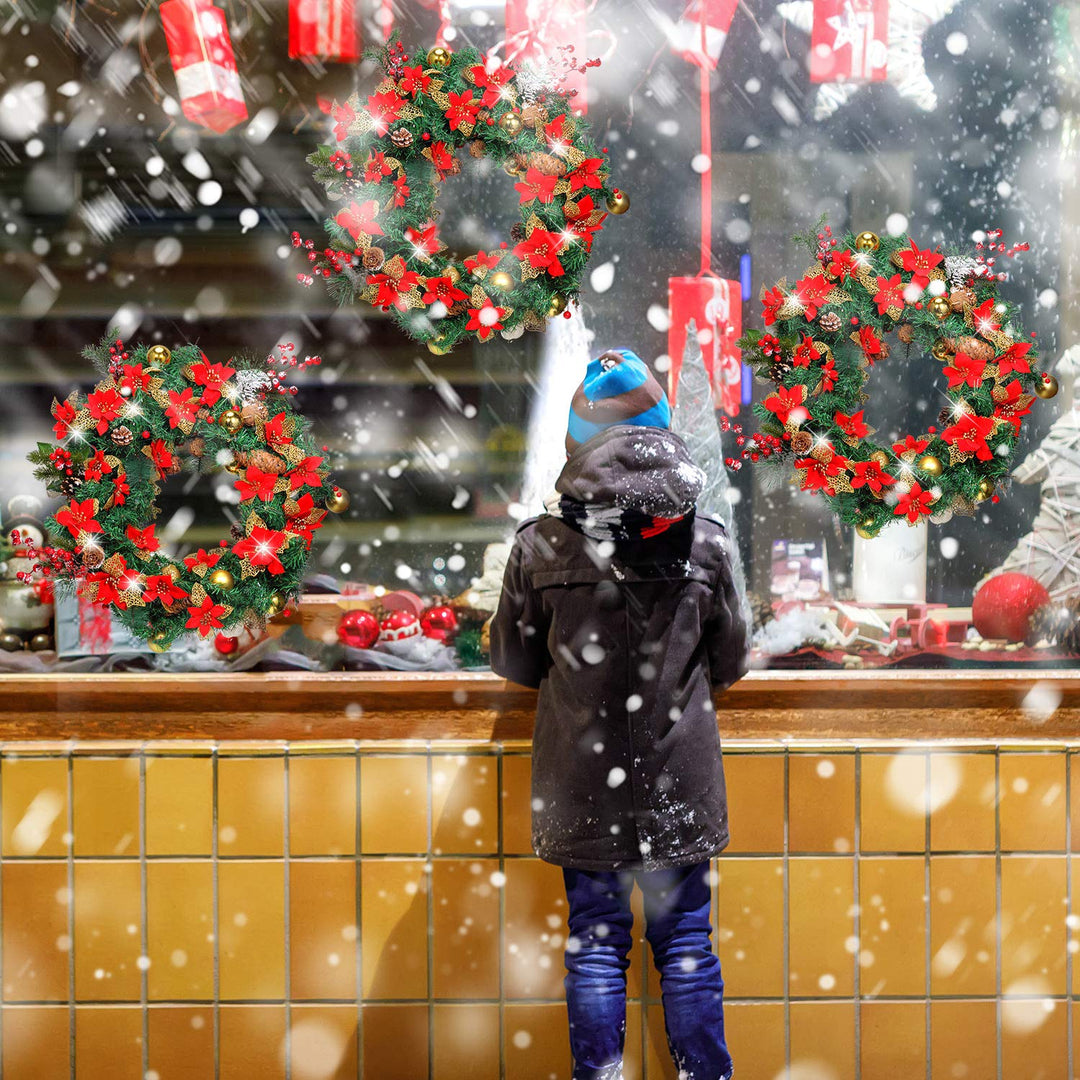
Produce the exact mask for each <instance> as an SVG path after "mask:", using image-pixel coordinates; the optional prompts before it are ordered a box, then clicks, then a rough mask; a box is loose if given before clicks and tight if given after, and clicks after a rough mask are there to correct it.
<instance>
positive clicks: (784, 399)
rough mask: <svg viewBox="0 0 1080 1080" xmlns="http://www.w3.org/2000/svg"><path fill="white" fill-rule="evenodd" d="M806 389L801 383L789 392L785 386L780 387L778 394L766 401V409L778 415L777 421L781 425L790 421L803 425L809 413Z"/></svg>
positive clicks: (777, 389)
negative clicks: (806, 404)
mask: <svg viewBox="0 0 1080 1080" xmlns="http://www.w3.org/2000/svg"><path fill="white" fill-rule="evenodd" d="M805 401H806V387H805V386H803V385H802V384H801V383H800V384H799V385H798V386H793V387H791V389H790V390H789V389H788V388H787V387H785V386H778V387H777V388H776V393H775V394H772V395H770V396H769V397H767V398H766V399H765V408H766V409H768V410H769V412H771V413H775V414H776V419H777V420H779V421H780V423H781V424H787V423H788V422H789V421H791V422H794V423H796V424H801V423H802V422H803V421H804V420H805V419H806V418H807V416H809V413H808V412H807V411H806V406H805V404H804V402H805Z"/></svg>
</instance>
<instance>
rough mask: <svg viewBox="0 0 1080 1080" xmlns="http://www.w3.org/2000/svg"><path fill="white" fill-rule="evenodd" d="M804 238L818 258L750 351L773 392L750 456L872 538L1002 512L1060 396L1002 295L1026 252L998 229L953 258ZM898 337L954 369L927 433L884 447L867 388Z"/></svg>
mask: <svg viewBox="0 0 1080 1080" xmlns="http://www.w3.org/2000/svg"><path fill="white" fill-rule="evenodd" d="M796 239H797V240H801V241H803V242H804V243H806V244H807V245H808V246H809V247H810V248H811V249H812V250H813V251H814V252H815V255H816V261H815V262H814V264H813V265H812V266H811V267H810V269H808V270H807V271H806V273H805V274H804V275H803V276H802V277H800V278H799V279H798V280H797V281H796V282H795V283H794V284H793V285H788V283H787V282H786V281H780V282H778V283H777V284H776V285H774V286H773V287H772V288H767V289H763V290H762V293H761V302H762V312H763V316H764V323H765V331H764V332H762V331H756V330H752V331H749V332H747V334H746V335H745V336H744V337H743V339H742V341H741V342H740V344H741V345H742V346H743V348H744V350H745V354H744V358H745V360H746V362H747V363H749V364H750V365H751V366H752V367H753V370H754V373H755V374H756V375H757V376H759V377H760V378H762V379H764V380H766V381H768V382H770V383H772V386H773V388H772V390H771V392H769V393H767V394H766V396H765V398H764V400H763V401H760V402H758V403H756V404H755V405H754V412H755V413H756V414H757V416H758V419H759V420H760V421H761V424H760V429H761V430H760V432H759V433H758V434H756V435H753V436H750V437H748V438H747V439H740V440H739V441H740V443H742V444H743V451H742V456H743V458H744V459H749V460H751V461H754V462H765V461H768V462H769V463H770V464H771V465H773V466H776V465H790V466H793V467H794V470H795V473H796V476H797V477H798V482H799V485H800V486H801V488H802V490H804V491H813V492H817V493H819V494H821V495H822V496H824V498H825V499H826V500H827V501H828V503H829V505H830V506H831V507H832V509H833V511H834V512H835V513H836V514H837V516H838V517H839V518H840V520H841V521H843V522H845V523H847V524H849V525H854V526H855V527H856V529H857V530H858V532H859V534H860V535H861V536H864V537H871V536H874V535H876V534H877V533H878V531H879V530H880V529H881V528H882V527H883V526H884V525H886V524H887V523H888V522H890V521H895V520H899V519H903V520H906V521H907V522H908V524H910V525H914V524H917V523H918V522H919V521H921V520H923V519H924V518H930V520H931V521H934V522H943V521H947V520H948V519H949V518H950V517H951V516H952V515H953V514H954V513H959V514H967V515H972V514H974V512H975V505H976V504H977V503H979V502H982V501H984V500H986V499H990V500H991V501H993V502H997V501H998V496H997V494H995V488H996V486H997V485H998V484H999V483H1000V481H1001V479H1002V478H1003V477H1005V476H1007V474H1008V472H1009V465H1010V460H1011V458H1012V454H1013V450H1014V449H1015V446H1016V442H1017V439H1018V437H1019V435H1020V429H1021V426H1022V424H1023V421H1024V417H1026V416H1027V415H1029V414H1030V412H1031V405H1032V402H1033V401H1034V399H1035V395H1037V396H1039V397H1044V398H1048V397H1053V395H1054V394H1055V393H1057V382H1056V380H1055V379H1054V378H1053V377H1052V376H1051V375H1049V374H1047V373H1045V372H1041V371H1040V370H1039V369H1038V368H1037V366H1036V359H1037V357H1036V353H1035V349H1034V344H1033V342H1032V341H1030V340H1027V341H1024V340H1021V338H1020V334H1021V330H1020V328H1019V326H1018V325H1017V324H1016V323H1015V321H1014V314H1015V313H1014V309H1013V308H1012V307H1011V306H1010V305H1009V304H1008V303H1007V302H1006V301H1004V300H1003V299H1002V298H1000V297H999V296H998V291H997V288H998V282H999V281H1002V280H1006V278H1007V275H1005V274H1004V273H1001V272H999V271H995V270H994V269H993V267H994V264H995V261H996V259H997V258H998V257H999V256H1000V255H1007V256H1013V255H1015V253H1016V252H1017V251H1023V250H1026V249H1027V245H1026V244H1017V245H1014V246H1013V247H1009V248H1006V245H1005V244H1004V242H1002V240H1001V234H1000V231H999V230H995V231H994V232H991V233H990V234H988V235H987V236H986V237H985V239H983V240H981V241H980V242H979V243H978V244H977V245H976V249H975V251H974V252H972V253H969V254H954V255H946V254H943V253H942V252H940V251H936V250H932V249H921V248H920V247H919V246H918V244H916V243H915V241H914V240H912V239H911V238H910V237H908V236H906V235H902V236H878V235H876V234H875V233H872V232H862V233H859V234H858V235H854V234H848V235H846V236H844V237H843V238H841V239H837V238H834V237H833V236H832V232H831V230H830V229H829V228H828V227H827V226H822V227H821V231H818V232H815V233H811V234H810V235H809V236H806V237H797V238H796ZM892 331H895V332H896V336H897V338H898V339H899V341H900V342H901V344H902V346H903V347H904V348H905V349H906V351H907V356H906V359H908V360H911V359H913V356H914V355H918V354H919V353H924V352H925V353H929V354H930V355H931V356H932V357H933V358H934V360H936V361H937V362H938V363H939V364H940V365H941V374H942V375H943V377H944V379H945V382H946V386H945V388H944V395H945V396H946V397H947V399H948V404H947V405H946V406H945V407H944V408H943V409H942V410H941V413H940V415H939V416H937V418H936V419H937V423H936V424H931V425H929V426H927V428H926V429H925V431H920V432H918V433H915V434H911V433H908V434H903V435H900V436H898V437H897V438H895V439H894V440H892V441H890V442H887V443H881V444H879V443H877V442H874V441H873V440H872V438H871V436H872V435H873V434H874V429H873V428H871V427H870V426H869V424H868V423H867V421H866V418H865V411H864V408H863V406H864V405H865V403H866V402H868V401H869V400H870V398H869V395H868V394H867V393H866V390H865V389H864V387H865V385H866V383H867V381H868V378H869V373H870V369H871V368H872V367H873V366H874V365H875V364H876V363H879V362H881V361H884V360H885V359H886V358H887V357H888V356H889V355H890V349H891V346H890V343H889V342H888V341H887V340H886V337H887V335H889V334H890V333H891V332H892ZM1034 336H1035V335H1034V334H1032V335H1031V337H1032V338H1033V337H1034ZM728 463H729V465H735V466H736V467H738V466H739V465H740V464H741V463H740V462H739V461H737V460H736V459H729V462H728Z"/></svg>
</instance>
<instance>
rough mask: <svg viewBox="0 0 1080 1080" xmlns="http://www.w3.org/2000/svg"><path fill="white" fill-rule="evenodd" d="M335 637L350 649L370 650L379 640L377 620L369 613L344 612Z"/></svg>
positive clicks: (361, 611)
mask: <svg viewBox="0 0 1080 1080" xmlns="http://www.w3.org/2000/svg"><path fill="white" fill-rule="evenodd" d="M337 636H338V641H340V642H341V644H342V645H346V646H348V648H350V649H370V648H371V646H372V645H374V644H375V642H376V641H378V640H379V620H378V619H376V618H375V616H374V615H372V614H371V612H370V611H363V610H360V611H346V612H345V614H344V615H342V616H341V622H339V623H338V628H337Z"/></svg>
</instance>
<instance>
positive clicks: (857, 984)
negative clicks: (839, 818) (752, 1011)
mask: <svg viewBox="0 0 1080 1080" xmlns="http://www.w3.org/2000/svg"><path fill="white" fill-rule="evenodd" d="M854 841H855V842H854V843H853V844H852V845H851V846H852V853H851V854H852V866H853V875H854V878H855V887H854V893H855V896H854V899H855V904H854V908H855V926H854V927H853V928H852V929H853V930H854V931H855V955H854V957H853V960H854V961H855V979H854V986H853V988H852V998H853V1000H854V1003H855V1017H854V1020H855V1080H862V1002H861V1000H860V995H861V994H862V964H861V963H860V961H861V959H862V909H861V908H860V906H859V905H860V903H861V901H862V891H861V890H860V888H859V865H860V864H859V854H860V852H861V851H862V753H861V752H860V751H859V750H856V751H855V838H854Z"/></svg>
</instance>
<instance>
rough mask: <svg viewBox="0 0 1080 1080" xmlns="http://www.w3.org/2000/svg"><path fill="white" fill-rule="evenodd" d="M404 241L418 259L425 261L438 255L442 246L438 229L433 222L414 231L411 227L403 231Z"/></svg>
mask: <svg viewBox="0 0 1080 1080" xmlns="http://www.w3.org/2000/svg"><path fill="white" fill-rule="evenodd" d="M405 239H406V240H408V241H409V243H410V244H412V246H413V253H414V255H415V256H416V257H417V258H418V259H427V258H428V257H429V256H431V255H435V254H437V253H438V251H439V249H440V248H441V247H442V246H443V245H442V242H441V241H440V240H439V227H438V226H437V225H436V224H435V222H434V221H429V222H428V223H427V224H426V225H421V226H420V228H419V229H414V228H413V227H412V226H411V225H410V226H408V227H407V228H406V229H405Z"/></svg>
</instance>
